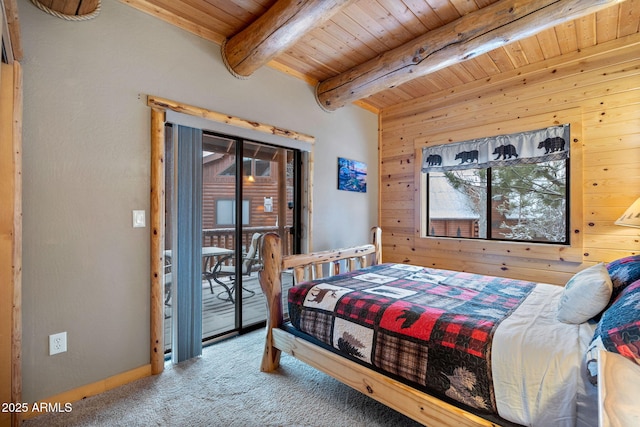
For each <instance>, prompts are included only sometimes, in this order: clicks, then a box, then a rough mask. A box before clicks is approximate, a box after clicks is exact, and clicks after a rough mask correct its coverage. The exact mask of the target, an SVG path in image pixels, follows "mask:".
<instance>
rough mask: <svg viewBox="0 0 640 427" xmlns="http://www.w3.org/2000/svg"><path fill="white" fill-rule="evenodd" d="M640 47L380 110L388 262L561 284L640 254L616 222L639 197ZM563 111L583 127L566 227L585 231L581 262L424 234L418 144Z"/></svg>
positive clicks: (634, 234) (571, 59)
mask: <svg viewBox="0 0 640 427" xmlns="http://www.w3.org/2000/svg"><path fill="white" fill-rule="evenodd" d="M639 50H640V36H639V35H638V34H634V35H631V36H628V37H625V38H623V39H618V40H614V41H611V42H608V43H605V44H602V45H598V46H593V47H591V48H586V49H583V50H582V51H581V52H578V53H576V54H570V55H565V56H562V57H558V58H554V59H550V60H547V61H545V62H544V63H543V64H542V66H540V65H537V66H535V67H533V66H528V67H524V68H522V69H519V70H515V71H512V72H506V73H503V74H501V75H498V76H493V77H490V78H487V79H486V80H485V81H482V82H473V83H469V84H465V85H462V86H460V87H458V88H455V89H453V90H447V91H442V92H440V93H437V94H434V95H431V96H427V97H424V98H420V99H418V100H413V101H408V102H405V103H401V104H397V105H395V106H393V107H388V108H385V109H384V110H382V111H381V115H380V128H381V129H380V141H379V150H380V223H381V226H382V230H383V233H384V238H383V239H382V241H383V245H384V250H383V253H384V257H385V259H384V261H385V262H405V263H412V264H418V265H424V266H433V267H437V268H445V269H455V270H463V271H471V272H478V273H483V274H492V275H496V276H510V277H516V278H521V279H524V280H535V281H542V282H548V283H555V284H563V283H565V282H566V280H567V279H568V278H570V277H571V275H572V274H573V273H575V272H576V271H578V270H580V269H581V268H583V267H585V266H588V265H592V264H594V263H596V262H601V261H603V262H606V261H611V260H613V259H616V258H620V257H622V256H626V255H630V254H637V253H640V251H639V249H640V231H639V229H636V228H629V227H620V226H616V225H614V221H615V220H616V219H617V218H618V217H619V216H620V215H621V214H622V213H623V212H624V210H625V209H626V208H627V207H628V206H629V205H630V204H631V203H632V202H633V201H634V200H635V199H636V198H637V197H638V196H640V190H639V189H640V108H639V107H640V92H639V88H640V56H639V55H638V52H639ZM567 110H572V111H574V112H575V111H577V112H578V117H580V116H581V122H582V144H581V146H582V149H581V151H582V179H581V181H582V182H581V185H580V186H579V187H578V188H579V189H581V191H582V194H581V197H582V206H572V207H571V209H578V210H581V212H580V213H581V215H582V220H581V223H580V224H571V229H572V232H575V233H581V237H582V238H581V240H582V245H581V246H582V247H581V248H579V249H580V250H581V251H580V253H579V254H578V255H580V254H581V256H579V257H577V258H576V257H574V258H572V259H571V260H563V259H562V257H560V258H558V257H555V256H554V255H553V254H551V253H550V254H549V256H548V257H546V256H545V255H544V252H545V251H546V249H545V246H540V245H534V244H510V245H509V246H507V248H508V249H506V250H503V251H501V252H500V251H492V250H487V246H488V245H487V244H486V243H485V242H484V241H464V240H458V241H456V242H454V243H451V240H452V239H448V240H449V242H445V241H444V240H443V239H431V238H424V237H421V232H420V208H421V205H420V203H421V201H420V192H421V191H424V190H423V189H422V188H421V183H420V172H419V170H420V164H421V158H420V148H421V147H423V146H425V145H426V144H428V143H429V142H430V141H433V140H438V139H440V141H441V142H440V143H442V138H443V136H442V135H443V134H444V133H447V132H451V134H455V140H450V141H448V142H456V141H461V140H465V139H473V138H476V137H479V136H488V135H477V132H478V129H485V131H486V129H492V130H494V131H496V130H497V129H500V128H501V123H507V122H508V123H514V122H515V123H517V122H518V121H520V120H525V121H526V118H527V117H532V116H536V115H549V114H551V115H553V114H554V113H555V112H556V111H557V112H561V111H567ZM540 127H544V126H540ZM503 133H509V132H503ZM572 133H573V130H572ZM494 134H500V132H499V131H496V133H494ZM572 138H573V135H572ZM453 240H455V239H453ZM547 247H548V246H547ZM443 248H444V249H443ZM533 253H536V255H535V256H533Z"/></svg>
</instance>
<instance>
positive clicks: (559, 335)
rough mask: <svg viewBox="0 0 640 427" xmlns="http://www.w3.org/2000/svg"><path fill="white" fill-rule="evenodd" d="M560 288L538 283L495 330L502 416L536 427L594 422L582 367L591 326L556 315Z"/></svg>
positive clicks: (495, 375) (592, 396) (493, 359)
mask: <svg viewBox="0 0 640 427" xmlns="http://www.w3.org/2000/svg"><path fill="white" fill-rule="evenodd" d="M562 290H563V288H562V287H561V286H554V285H548V284H543V283H541V284H538V285H537V286H536V288H535V289H534V290H533V291H532V293H531V294H530V296H529V297H528V298H527V299H526V300H525V301H524V302H523V303H522V304H521V305H520V307H518V308H517V309H516V310H515V311H514V312H513V313H512V314H511V316H509V317H508V318H507V319H505V320H504V321H502V322H501V323H500V325H499V326H498V328H497V329H496V332H495V335H494V339H493V347H492V354H491V364H492V372H493V384H494V390H495V395H496V403H497V407H498V413H499V415H500V416H501V417H502V418H504V419H506V420H509V421H512V422H515V423H518V424H523V425H526V426H534V427H537V426H540V427H548V426H557V427H561V426H567V427H569V426H575V425H580V426H588V425H597V392H596V393H595V394H593V390H590V389H594V390H595V387H593V386H591V385H590V384H585V380H586V375H585V373H584V372H585V371H584V365H583V361H584V355H585V352H586V349H587V345H588V344H589V341H590V340H591V337H592V336H593V330H594V326H593V325H590V324H587V323H583V324H580V325H571V324H566V323H562V322H560V321H558V320H557V319H556V312H557V308H558V301H559V299H560V297H561V296H562ZM577 408H579V413H578V414H577V413H576V412H577V410H576V409H577ZM593 411H596V412H593ZM594 414H595V415H594Z"/></svg>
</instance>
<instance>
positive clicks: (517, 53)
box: [504, 41, 529, 68]
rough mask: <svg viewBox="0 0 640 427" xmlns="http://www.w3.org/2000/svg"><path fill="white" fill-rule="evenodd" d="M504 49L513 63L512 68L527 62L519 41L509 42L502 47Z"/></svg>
mask: <svg viewBox="0 0 640 427" xmlns="http://www.w3.org/2000/svg"><path fill="white" fill-rule="evenodd" d="M504 51H505V53H506V54H507V56H508V57H509V59H510V60H511V63H512V64H513V68H519V67H524V66H525V65H527V64H529V60H528V59H527V55H526V54H525V52H524V49H523V48H522V45H521V44H520V42H519V41H517V42H513V43H509V44H508V45H506V46H505V47H504Z"/></svg>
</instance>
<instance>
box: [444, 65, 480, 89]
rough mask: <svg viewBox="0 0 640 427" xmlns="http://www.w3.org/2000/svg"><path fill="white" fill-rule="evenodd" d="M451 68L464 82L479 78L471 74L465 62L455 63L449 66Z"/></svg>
mask: <svg viewBox="0 0 640 427" xmlns="http://www.w3.org/2000/svg"><path fill="white" fill-rule="evenodd" d="M449 69H451V71H452V72H453V73H454V74H455V75H456V76H458V78H459V79H460V81H461V82H462V83H463V84H464V83H469V82H472V81H474V80H477V78H476V77H475V76H474V75H473V74H471V73H470V72H469V70H467V67H465V63H464V62H462V63H460V64H453V65H452V66H451V67H449Z"/></svg>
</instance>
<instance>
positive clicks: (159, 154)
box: [147, 95, 315, 375]
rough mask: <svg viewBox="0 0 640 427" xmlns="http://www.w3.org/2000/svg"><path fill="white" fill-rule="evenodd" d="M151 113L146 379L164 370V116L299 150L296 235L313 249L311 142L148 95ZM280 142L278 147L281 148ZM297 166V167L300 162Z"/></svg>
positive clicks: (308, 137) (277, 129)
mask: <svg viewBox="0 0 640 427" xmlns="http://www.w3.org/2000/svg"><path fill="white" fill-rule="evenodd" d="M147 106H148V107H149V108H150V122H151V123H150V198H149V204H150V214H149V227H150V232H149V239H150V262H149V266H150V271H149V275H150V276H149V287H150V293H149V297H150V317H151V324H150V336H149V359H150V370H151V374H153V375H156V374H159V373H161V372H162V371H163V370H164V365H165V359H164V351H163V348H164V338H163V334H164V274H163V271H164V262H165V259H164V239H165V236H164V225H165V218H164V215H165V214H164V209H165V206H164V191H165V188H164V182H165V165H164V153H165V134H164V132H165V123H166V122H167V118H168V116H170V117H172V119H171V120H170V121H171V122H172V123H176V122H178V123H180V122H182V121H183V120H184V121H185V122H189V123H191V122H198V123H207V125H204V126H199V125H198V126H196V127H200V128H205V129H207V130H212V129H222V128H223V129H225V131H226V130H228V129H237V130H238V132H239V133H242V134H251V135H255V136H256V139H262V138H261V137H260V135H262V136H264V138H265V139H267V140H268V141H273V142H274V144H276V145H282V146H283V147H293V148H296V149H299V150H300V151H301V155H302V159H304V161H303V163H302V165H301V169H299V170H300V172H301V174H302V179H301V183H302V186H300V187H299V188H300V190H301V191H302V194H303V198H302V203H301V204H300V206H301V209H300V214H301V218H302V221H301V222H300V228H299V229H298V230H297V233H296V234H298V238H299V241H300V243H301V247H302V250H305V248H306V249H308V248H309V247H310V246H311V245H312V229H311V224H312V223H313V220H312V217H313V213H312V209H311V207H312V206H313V193H312V191H311V189H312V188H313V163H314V162H313V146H314V144H315V137H313V136H311V135H306V134H304V133H300V132H297V131H295V130H291V129H285V128H280V127H276V126H272V125H269V124H265V123H256V122H255V120H252V121H249V120H247V119H243V118H240V117H235V116H232V115H228V114H224V113H220V112H217V111H212V110H209V109H206V108H201V107H198V106H194V105H189V104H185V103H182V102H177V101H173V100H170V99H166V98H161V97H157V96H153V95H148V96H147ZM280 142H282V144H280ZM299 164H300V163H299Z"/></svg>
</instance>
